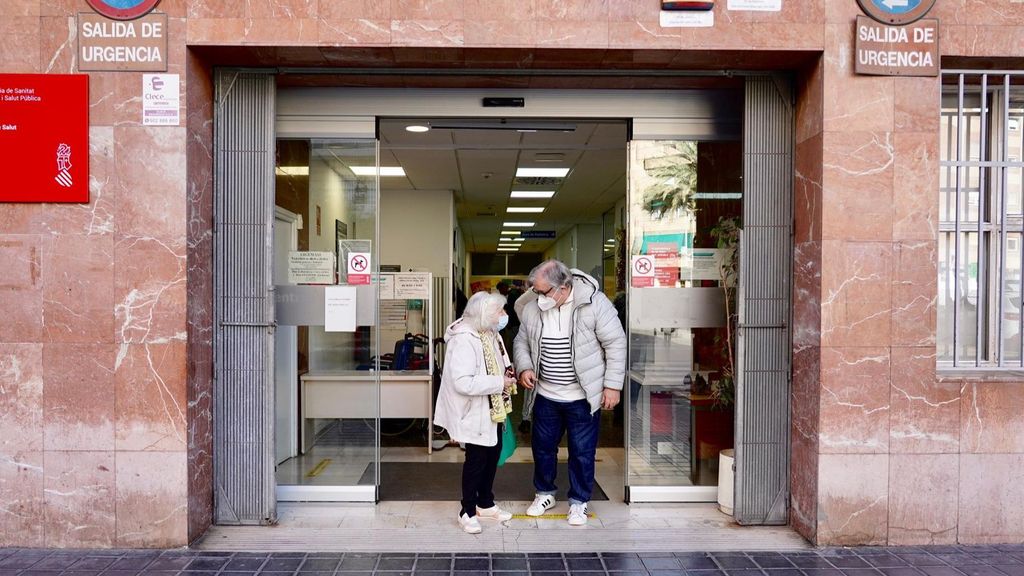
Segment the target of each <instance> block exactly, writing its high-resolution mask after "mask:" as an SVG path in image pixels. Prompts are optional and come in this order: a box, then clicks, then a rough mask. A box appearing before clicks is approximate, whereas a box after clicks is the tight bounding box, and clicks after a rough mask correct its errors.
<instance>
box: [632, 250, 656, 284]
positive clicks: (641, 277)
mask: <svg viewBox="0 0 1024 576" xmlns="http://www.w3.org/2000/svg"><path fill="white" fill-rule="evenodd" d="M630 272H631V274H630V278H631V280H630V285H631V286H633V287H634V288H648V287H650V286H654V258H652V257H651V256H647V255H646V254H641V255H639V256H633V258H632V266H631V270H630Z"/></svg>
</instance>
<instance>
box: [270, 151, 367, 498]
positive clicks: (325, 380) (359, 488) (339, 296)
mask: <svg viewBox="0 0 1024 576" xmlns="http://www.w3.org/2000/svg"><path fill="white" fill-rule="evenodd" d="M277 152H278V154H277V156H278V161H277V169H276V174H277V177H276V184H277V188H276V205H277V206H276V208H277V217H276V221H275V229H274V255H275V258H274V283H275V292H276V311H277V323H278V327H277V332H276V339H275V362H276V364H275V372H276V378H275V399H276V400H275V415H276V417H275V426H276V428H275V437H276V442H275V453H276V462H277V483H278V499H279V500H307V501H309V500H370V501H372V500H375V499H376V486H377V484H378V472H379V445H378V442H379V441H378V439H379V434H378V430H379V425H380V409H379V395H380V394H379V378H378V374H379V370H378V368H379V360H380V359H379V358H378V347H377V338H378V335H377V333H376V332H377V331H376V328H375V327H376V326H377V286H376V285H375V284H374V283H372V282H371V280H372V278H374V277H375V275H376V262H377V255H376V253H377V241H376V238H377V201H378V177H377V174H376V166H377V144H376V141H375V140H279V141H278V150H277Z"/></svg>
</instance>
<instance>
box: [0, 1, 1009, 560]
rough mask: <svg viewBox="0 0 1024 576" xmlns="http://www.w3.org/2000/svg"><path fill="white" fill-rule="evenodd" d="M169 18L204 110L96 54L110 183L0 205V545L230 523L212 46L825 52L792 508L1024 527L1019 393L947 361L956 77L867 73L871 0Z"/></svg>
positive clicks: (598, 53) (955, 41)
mask: <svg viewBox="0 0 1024 576" xmlns="http://www.w3.org/2000/svg"><path fill="white" fill-rule="evenodd" d="M88 10H89V8H88V6H87V5H86V3H85V2H84V0H7V1H5V2H0V73H4V72H22V73H23V72H50V73H59V72H64V73H67V72H74V71H75V70H76V62H75V45H76V39H75V37H74V36H75V26H74V19H73V17H74V16H73V15H74V13H75V12H78V11H88ZM160 10H161V11H163V12H166V13H167V14H168V16H169V23H170V28H171V38H172V42H171V52H170V63H171V64H170V69H169V71H170V72H172V73H177V74H180V75H181V77H182V80H183V93H184V94H185V105H184V112H185V113H186V114H185V123H184V125H183V126H179V127H173V128H164V127H160V128H153V127H144V126H141V124H140V101H139V98H138V96H139V93H140V92H141V78H140V75H139V74H134V73H116V74H115V73H97V74H91V75H90V102H91V107H90V110H91V118H90V120H91V126H92V127H91V134H90V136H91V138H90V139H91V145H90V148H91V149H90V163H91V173H92V178H91V182H90V186H91V190H92V200H91V202H90V203H89V204H88V205H60V206H57V205H0V269H2V270H4V274H3V278H0V291H2V292H0V317H2V318H4V319H5V322H4V323H3V325H2V326H0V389H2V390H3V391H4V394H3V395H0V507H2V510H0V544H2V545H17V546H174V545H182V544H184V543H186V542H188V541H189V540H190V539H192V538H195V537H197V536H198V535H199V534H201V533H202V531H203V530H204V529H205V528H206V527H207V526H208V525H209V523H210V518H211V506H212V472H211V444H212V442H211V423H212V420H211V418H212V416H211V386H212V384H211V370H212V350H211V342H212V331H211V322H212V318H211V315H212V311H211V303H212V298H213V295H212V286H211V282H210V280H211V279H210V275H209V270H210V268H211V266H210V257H211V252H212V251H211V234H210V221H211V214H212V157H211V150H212V128H211V126H212V114H213V108H212V104H211V101H212V87H211V84H210V69H211V66H212V65H214V64H218V63H223V62H225V61H228V60H229V59H231V58H235V57H239V58H249V59H256V60H257V61H258V62H262V63H264V64H296V63H305V64H311V65H320V64H327V65H338V66H391V65H397V66H409V67H417V66H422V67H445V66H472V65H480V63H487V64H488V65H490V66H495V67H537V68H557V67H564V68H572V67H587V68H594V67H639V68H650V67H673V68H688V67H689V68H694V67H722V66H728V67H733V68H744V67H747V66H757V67H770V66H781V67H788V64H787V63H786V62H785V61H779V62H776V61H773V60H771V57H767V56H764V53H763V52H760V51H761V50H765V49H772V50H790V51H801V52H803V53H806V54H808V55H809V56H808V57H807V58H804V59H802V60H801V61H800V64H799V68H800V71H799V73H798V103H797V115H796V117H797V143H796V150H795V167H796V189H795V195H796V198H795V200H796V203H795V205H796V207H797V210H796V230H795V232H796V234H795V246H794V252H795V269H794V291H793V293H794V320H795V323H794V331H793V339H794V350H793V365H794V368H793V371H794V373H793V376H794V378H793V380H794V384H793V394H792V398H791V406H792V412H793V422H792V431H793V446H792V453H793V464H792V470H791V480H792V495H793V498H792V509H791V512H792V514H791V517H792V521H793V525H794V527H795V528H796V529H797V530H799V531H800V533H801V534H804V535H805V536H806V537H808V538H809V539H811V540H813V541H815V542H817V543H821V544H865V543H889V544H905V543H915V544H916V543H949V542H956V541H959V542H996V541H1021V540H1024V526H1022V525H1021V521H1020V519H1019V518H1017V516H1014V515H1013V513H1012V512H1010V511H1012V510H1014V509H1015V508H1016V507H1017V506H1015V505H1016V504H1019V503H1020V502H1021V500H1022V499H1024V494H1022V493H1021V491H1020V488H1019V487H1018V486H1017V485H1016V484H1019V483H1014V482H1012V481H1011V480H1010V479H1012V478H1014V477H1015V475H1016V476H1017V477H1019V475H1020V471H1021V469H1022V466H1024V464H1022V458H1024V456H1022V454H1024V441H1022V440H1021V438H1022V437H1024V430H1022V429H1021V428H1022V426H1021V424H1020V418H1019V414H1020V411H1021V408H1022V407H1024V392H1021V390H1022V389H1024V387H1021V386H1020V385H1019V384H1013V383H991V382H960V381H955V382H948V381H941V380H940V379H938V378H937V377H936V374H935V370H934V361H935V360H934V358H935V355H934V345H935V292H936V285H935V276H936V269H935V253H936V247H935V246H936V242H935V238H936V232H937V220H938V218H937V204H936V202H935V190H936V188H937V173H938V160H937V146H938V139H937V136H936V132H937V128H938V125H937V122H938V109H937V104H938V93H939V83H938V81H937V80H936V79H930V78H924V79H913V78H874V77H858V76H854V75H853V73H852V70H851V68H852V56H851V54H852V38H853V26H852V22H853V19H854V17H855V15H856V14H857V13H858V9H857V7H856V3H855V2H854V1H853V0H836V1H834V2H833V1H832V0H828V1H827V2H826V1H825V0H814V1H786V2H784V8H783V10H782V11H781V12H779V13H760V12H730V11H727V10H726V9H725V2H719V3H717V6H716V9H715V10H716V14H715V16H716V26H715V27H714V28H709V29H675V28H673V29H662V28H661V27H660V26H659V25H658V14H657V2H656V1H655V0H528V1H515V0H382V1H379V2H376V1H368V0H245V1H243V0H218V1H211V0H164V1H163V2H161V4H160ZM932 15H933V16H935V17H938V18H940V19H941V20H942V38H941V46H942V50H943V52H944V53H945V54H948V55H953V56H959V57H979V58H990V57H992V58H998V57H1007V56H1017V57H1018V58H1019V47H1020V46H1021V45H1024V26H1022V24H1021V23H1022V22H1024V4H1021V3H1020V2H1017V1H1015V0H943V1H942V2H938V3H937V6H936V8H935V10H934V12H933V14H932ZM186 45H188V46H190V47H192V48H194V51H192V52H190V51H188V50H187V49H186ZM246 45H248V46H255V47H256V48H255V49H254V50H255V51H253V50H249V51H241V48H242V47H244V46H246ZM513 49H515V50H513ZM200 50H201V53H202V54H203V56H202V57H200V56H198V55H197V54H198V53H199V52H200ZM211 54H213V57H212V58H211V56H210V55H211ZM808 62H810V63H809V64H808ZM377 82H379V83H380V85H395V86H403V85H404V84H403V82H404V80H402V79H395V78H388V77H381V78H379V79H377ZM389 82H390V83H391V84H389ZM438 82H441V80H438ZM457 82H458V85H466V83H467V82H470V79H463V80H458V81H457ZM488 82H494V81H493V80H489V81H488ZM574 82H575V83H574V84H572V86H573V87H580V86H586V85H587V84H586V83H585V82H586V81H585V80H579V81H574ZM622 82H623V84H622V86H623V87H634V86H638V87H652V86H659V85H660V84H659V83H658V82H659V81H657V80H653V79H652V80H649V81H646V82H645V81H644V80H643V79H641V80H637V79H635V78H631V79H624V80H623V81H622ZM487 85H493V84H487ZM499 85H500V84H499ZM510 85H515V86H520V84H514V83H513V84H510ZM528 85H529V86H533V87H559V86H567V84H566V83H565V81H564V79H557V78H549V79H545V80H543V81H536V82H533V81H531V83H530V84H528ZM921 478H925V479H926V482H927V485H928V488H927V489H925V490H922V489H921V480H920V479H921ZM996 494H998V495H1001V497H996V496H994V495H996ZM1007 502H1009V503H1011V505H1010V506H1006V505H1005V503H1007ZM1001 504H1003V505H1002V506H1001Z"/></svg>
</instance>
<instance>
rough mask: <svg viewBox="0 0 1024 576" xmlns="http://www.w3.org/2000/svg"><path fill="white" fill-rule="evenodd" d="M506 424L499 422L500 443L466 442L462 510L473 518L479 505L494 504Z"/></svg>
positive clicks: (489, 505)
mask: <svg viewBox="0 0 1024 576" xmlns="http://www.w3.org/2000/svg"><path fill="white" fill-rule="evenodd" d="M502 426H504V424H498V443H497V444H495V445H494V446H480V445H479V444H470V443H468V442H467V443H466V462H465V463H464V464H463V465H462V511H461V512H459V515H460V516H461V515H462V514H465V515H466V516H469V517H470V518H472V517H473V516H476V508H477V506H479V507H481V508H490V507H492V506H494V475H495V473H496V472H497V471H498V456H500V455H501V433H502Z"/></svg>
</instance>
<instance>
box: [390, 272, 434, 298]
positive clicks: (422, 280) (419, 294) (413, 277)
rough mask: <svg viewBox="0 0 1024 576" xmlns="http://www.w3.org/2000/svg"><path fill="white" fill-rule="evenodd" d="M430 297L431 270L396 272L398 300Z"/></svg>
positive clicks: (396, 294) (396, 296)
mask: <svg viewBox="0 0 1024 576" xmlns="http://www.w3.org/2000/svg"><path fill="white" fill-rule="evenodd" d="M427 298H430V273H429V272H404V273H402V274H395V299H396V300H425V299H427Z"/></svg>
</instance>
